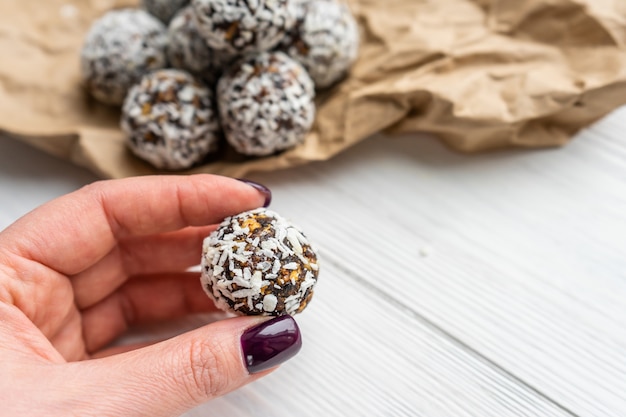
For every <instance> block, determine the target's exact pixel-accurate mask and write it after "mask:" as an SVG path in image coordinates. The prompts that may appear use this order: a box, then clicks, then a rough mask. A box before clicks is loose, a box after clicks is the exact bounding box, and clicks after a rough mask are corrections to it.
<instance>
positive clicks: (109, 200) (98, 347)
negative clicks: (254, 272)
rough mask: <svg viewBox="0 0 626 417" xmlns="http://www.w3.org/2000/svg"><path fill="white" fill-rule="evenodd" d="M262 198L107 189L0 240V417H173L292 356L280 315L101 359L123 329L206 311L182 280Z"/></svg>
mask: <svg viewBox="0 0 626 417" xmlns="http://www.w3.org/2000/svg"><path fill="white" fill-rule="evenodd" d="M259 191H263V189H262V188H259V187H256V189H255V187H254V186H250V185H249V184H246V183H244V182H240V181H236V180H231V179H226V178H221V177H216V176H210V175H197V176H191V177H173V176H172V177H145V178H132V179H126V180H117V181H104V182H98V183H94V184H92V185H89V186H87V187H84V188H82V189H81V190H78V191H76V192H74V193H72V194H69V195H67V196H64V197H61V198H59V199H57V200H54V201H52V202H50V203H48V204H46V205H44V206H42V207H40V208H38V209H36V210H34V211H33V212H32V213H30V214H28V215H26V216H24V217H23V218H22V219H20V220H18V221H17V222H16V223H15V224H13V225H11V226H10V227H9V228H7V229H6V230H5V231H3V232H2V233H0V404H2V407H1V408H0V414H1V415H3V416H4V415H10V416H13V415H15V416H40V415H41V416H44V415H45V416H50V415H53V416H69V415H76V416H92V415H93V416H126V417H133V416H151V417H152V416H175V415H178V414H181V413H183V412H184V411H186V410H188V409H190V408H192V407H194V406H197V405H199V404H201V403H203V402H206V401H208V400H210V399H212V398H214V397H216V396H219V395H222V394H225V393H227V392H229V391H231V390H233V389H236V388H237V387H240V386H242V385H244V384H247V383H249V382H251V381H253V380H255V379H257V378H259V377H261V376H263V375H265V374H267V373H268V372H270V371H271V369H273V367H275V366H276V365H278V364H279V363H280V362H282V361H284V360H286V359H288V358H289V357H291V356H293V355H294V354H295V353H297V351H298V349H299V347H300V336H299V331H298V328H297V325H296V324H295V322H294V321H293V319H291V318H290V317H283V318H278V319H274V320H269V321H267V319H263V318H259V317H240V318H234V319H228V320H223V321H220V322H216V323H213V324H210V325H208V326H204V327H202V328H200V329H196V330H194V331H191V332H188V333H185V334H183V335H181V336H178V337H175V338H172V339H169V340H166V341H163V342H160V343H156V344H153V345H150V346H145V347H140V348H136V349H132V348H130V347H128V348H126V349H118V350H115V351H112V350H106V349H105V348H106V346H107V345H108V344H109V343H110V342H111V341H113V340H115V339H116V338H117V337H119V336H120V335H121V334H122V333H123V332H124V331H126V330H127V329H128V328H129V326H131V325H134V324H140V323H144V322H151V321H159V320H164V319H170V318H174V317H179V316H184V315H187V314H190V313H198V312H209V311H214V310H215V307H214V306H213V305H212V303H211V302H210V301H209V299H208V298H207V297H206V295H205V294H204V292H203V291H202V288H201V287H200V282H199V279H198V274H194V273H188V272H184V271H185V270H186V269H188V268H189V267H190V266H193V265H196V264H198V263H199V260H200V256H201V248H202V240H203V238H204V237H206V236H207V235H208V234H209V233H210V232H211V231H212V230H213V229H214V228H215V224H216V223H219V222H220V221H221V220H222V219H223V218H224V217H227V216H229V215H233V214H237V213H239V212H242V211H245V210H249V209H253V208H256V207H259V206H261V205H263V204H264V200H265V202H269V191H268V192H267V193H268V194H267V195H263V193H262V192H259ZM103 349H105V350H103ZM251 373H252V374H251Z"/></svg>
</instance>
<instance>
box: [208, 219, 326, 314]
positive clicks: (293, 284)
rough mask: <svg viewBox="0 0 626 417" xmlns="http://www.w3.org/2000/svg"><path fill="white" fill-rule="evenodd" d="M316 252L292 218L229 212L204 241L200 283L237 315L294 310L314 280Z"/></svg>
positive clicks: (303, 304)
mask: <svg viewBox="0 0 626 417" xmlns="http://www.w3.org/2000/svg"><path fill="white" fill-rule="evenodd" d="M317 276H318V264H317V255H316V253H315V251H314V249H313V248H312V247H311V244H310V243H309V241H308V239H307V238H306V237H305V236H304V234H303V233H302V232H301V231H300V229H298V228H297V227H296V226H294V225H293V224H292V223H290V222H289V221H287V220H286V219H284V218H283V217H281V216H280V215H278V214H276V213H275V212H273V211H270V210H267V209H257V210H252V211H248V212H245V213H241V214H239V215H237V216H233V217H229V218H227V219H226V220H224V222H223V223H222V224H221V225H220V226H219V228H218V229H217V230H215V231H214V232H213V233H212V234H211V235H210V236H209V237H207V238H206V239H205V240H204V245H203V252H202V277H201V281H202V287H203V288H204V290H205V292H206V293H207V294H208V295H209V297H211V298H213V299H214V300H215V303H216V305H217V306H218V307H219V308H221V309H222V310H224V311H233V312H235V313H237V314H239V315H265V316H279V315H283V314H289V315H294V314H296V313H300V312H301V311H302V310H304V309H305V308H306V306H307V305H308V303H309V301H310V300H311V297H312V296H313V286H314V285H315V284H316V282H317Z"/></svg>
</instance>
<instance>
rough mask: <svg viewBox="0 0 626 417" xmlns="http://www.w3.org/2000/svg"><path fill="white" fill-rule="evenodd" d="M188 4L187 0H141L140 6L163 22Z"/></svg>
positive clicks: (166, 21) (167, 20)
mask: <svg viewBox="0 0 626 417" xmlns="http://www.w3.org/2000/svg"><path fill="white" fill-rule="evenodd" d="M188 4H189V0H141V6H142V7H143V8H144V9H146V10H147V11H148V12H149V13H150V14H152V15H153V16H155V17H157V18H158V19H159V20H160V21H161V22H163V23H165V24H167V23H168V22H169V21H170V20H171V19H172V17H174V15H175V14H176V13H177V12H178V11H179V10H180V9H182V8H183V7H185V6H186V5H188Z"/></svg>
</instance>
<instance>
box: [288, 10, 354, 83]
mask: <svg viewBox="0 0 626 417" xmlns="http://www.w3.org/2000/svg"><path fill="white" fill-rule="evenodd" d="M279 49H280V50H283V51H285V52H286V53H287V54H288V55H289V56H291V57H293V58H295V59H297V60H298V61H299V62H300V63H301V64H302V65H303V66H304V68H306V69H307V71H309V74H310V75H311V78H313V81H314V82H315V85H316V87H317V88H325V87H329V86H330V85H332V84H334V83H335V82H337V81H339V80H340V79H341V78H343V77H344V76H345V75H346V74H347V72H348V71H349V70H350V67H351V66H352V64H353V63H354V61H355V60H356V58H357V56H358V52H359V28H358V25H357V23H356V21H355V19H354V17H353V16H352V13H351V12H350V9H349V8H348V6H347V5H345V4H342V3H338V2H335V1H328V0H309V1H298V2H296V25H295V27H294V29H293V30H291V31H290V32H289V33H288V35H287V36H286V37H285V38H284V40H283V41H282V42H281V44H280V46H279Z"/></svg>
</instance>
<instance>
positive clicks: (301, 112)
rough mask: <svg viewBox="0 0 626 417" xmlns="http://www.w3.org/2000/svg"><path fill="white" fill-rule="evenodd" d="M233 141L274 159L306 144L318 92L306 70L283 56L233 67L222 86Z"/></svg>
mask: <svg viewBox="0 0 626 417" xmlns="http://www.w3.org/2000/svg"><path fill="white" fill-rule="evenodd" d="M217 95H218V107H219V111H220V120H221V122H222V127H223V128H224V133H225V135H226V139H227V140H228V142H229V143H230V144H231V145H232V146H233V147H234V148H235V150H237V151H238V152H240V153H242V154H245V155H254V156H264V155H271V154H273V153H275V152H277V151H282V150H285V149H288V148H291V147H294V146H296V145H298V144H300V143H301V142H303V141H304V138H305V136H306V134H307V133H308V132H309V130H310V129H311V126H312V125H313V121H314V119H315V103H314V101H313V99H314V98H315V88H314V85H313V81H312V80H311V78H310V77H309V75H308V74H307V72H306V70H305V69H304V68H302V66H301V65H300V64H299V63H297V62H296V61H295V60H293V59H292V58H290V57H288V56H287V55H285V54H284V53H282V52H265V53H261V54H259V55H255V56H252V57H250V58H247V59H245V60H243V61H240V62H238V63H237V64H235V65H233V66H232V67H231V68H230V69H229V70H228V71H227V72H226V73H225V74H224V75H223V76H222V78H221V79H220V81H219V82H218V86H217Z"/></svg>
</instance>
